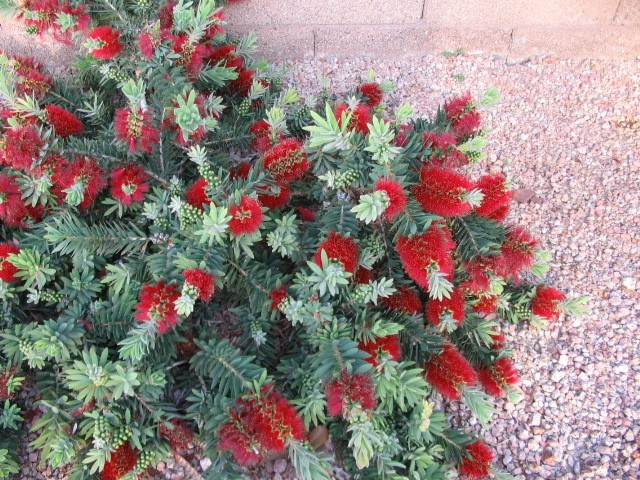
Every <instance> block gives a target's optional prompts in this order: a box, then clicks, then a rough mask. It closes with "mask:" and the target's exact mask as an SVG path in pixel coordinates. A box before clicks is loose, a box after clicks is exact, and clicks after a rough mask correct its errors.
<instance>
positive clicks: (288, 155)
mask: <svg viewBox="0 0 640 480" xmlns="http://www.w3.org/2000/svg"><path fill="white" fill-rule="evenodd" d="M263 163H264V168H265V169H266V170H267V171H268V172H269V173H271V175H273V178H274V179H275V180H276V181H277V182H281V183H289V182H293V181H295V180H299V179H301V178H302V177H303V176H304V174H305V173H307V170H309V168H310V167H311V164H310V163H309V161H308V160H307V154H306V153H305V152H304V151H303V150H302V143H300V142H299V141H298V140H296V139H295V138H287V139H285V140H282V141H281V142H279V143H278V144H276V145H274V146H273V147H272V148H271V149H269V151H268V152H267V153H266V154H265V156H264V160H263Z"/></svg>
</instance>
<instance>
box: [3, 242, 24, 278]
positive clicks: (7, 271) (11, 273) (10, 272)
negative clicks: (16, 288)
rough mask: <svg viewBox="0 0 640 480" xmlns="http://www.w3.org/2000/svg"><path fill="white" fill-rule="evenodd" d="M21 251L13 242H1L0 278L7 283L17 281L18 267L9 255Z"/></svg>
mask: <svg viewBox="0 0 640 480" xmlns="http://www.w3.org/2000/svg"><path fill="white" fill-rule="evenodd" d="M18 253H20V249H19V248H18V247H16V246H15V245H14V244H13V243H9V242H6V243H0V280H2V281H3V282H5V283H11V282H17V281H18V280H19V279H18V278H17V277H16V276H15V275H16V273H18V269H17V268H16V267H15V266H14V265H13V264H12V263H11V262H10V261H9V260H8V258H9V255H12V254H18Z"/></svg>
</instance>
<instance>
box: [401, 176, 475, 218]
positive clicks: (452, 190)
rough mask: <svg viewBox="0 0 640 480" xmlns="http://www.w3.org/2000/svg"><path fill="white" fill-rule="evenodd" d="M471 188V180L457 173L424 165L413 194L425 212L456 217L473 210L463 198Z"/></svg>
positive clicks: (472, 185)
mask: <svg viewBox="0 0 640 480" xmlns="http://www.w3.org/2000/svg"><path fill="white" fill-rule="evenodd" d="M473 188H474V184H473V182H472V181H471V180H469V179H468V178H467V177H465V176H463V175H460V174H459V173H455V172H453V171H451V170H445V169H441V168H435V167H424V168H423V169H422V171H421V172H420V183H419V184H418V185H416V186H414V188H413V194H414V195H415V197H416V200H418V202H420V205H421V206H422V208H423V209H424V210H425V211H426V212H429V213H434V214H436V215H440V216H441V217H458V216H464V215H467V214H469V213H471V210H473V206H472V205H471V204H470V203H469V202H468V201H467V200H466V199H465V198H464V196H465V195H466V194H468V193H469V192H470V191H471V190H473Z"/></svg>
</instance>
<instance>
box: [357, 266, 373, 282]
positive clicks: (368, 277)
mask: <svg viewBox="0 0 640 480" xmlns="http://www.w3.org/2000/svg"><path fill="white" fill-rule="evenodd" d="M373 279H374V275H373V270H367V269H366V268H363V267H358V268H357V269H356V273H355V274H354V275H353V281H354V283H356V284H358V285H367V284H368V283H371V282H372V281H373Z"/></svg>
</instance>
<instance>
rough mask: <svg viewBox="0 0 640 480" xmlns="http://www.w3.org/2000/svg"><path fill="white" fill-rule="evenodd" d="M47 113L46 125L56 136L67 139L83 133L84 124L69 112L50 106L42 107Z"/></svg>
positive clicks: (53, 105)
mask: <svg viewBox="0 0 640 480" xmlns="http://www.w3.org/2000/svg"><path fill="white" fill-rule="evenodd" d="M44 109H45V110H46V112H47V123H49V125H51V126H52V127H53V131H54V132H55V134H56V135H58V136H59V137H62V138H67V137H69V136H71V135H79V134H81V133H82V132H84V123H82V121H81V120H80V119H79V118H78V117H76V116H75V115H74V114H73V113H71V112H70V111H69V110H65V109H64V108H62V107H60V106H58V105H55V104H53V103H52V104H50V105H47V106H46V107H44Z"/></svg>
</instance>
